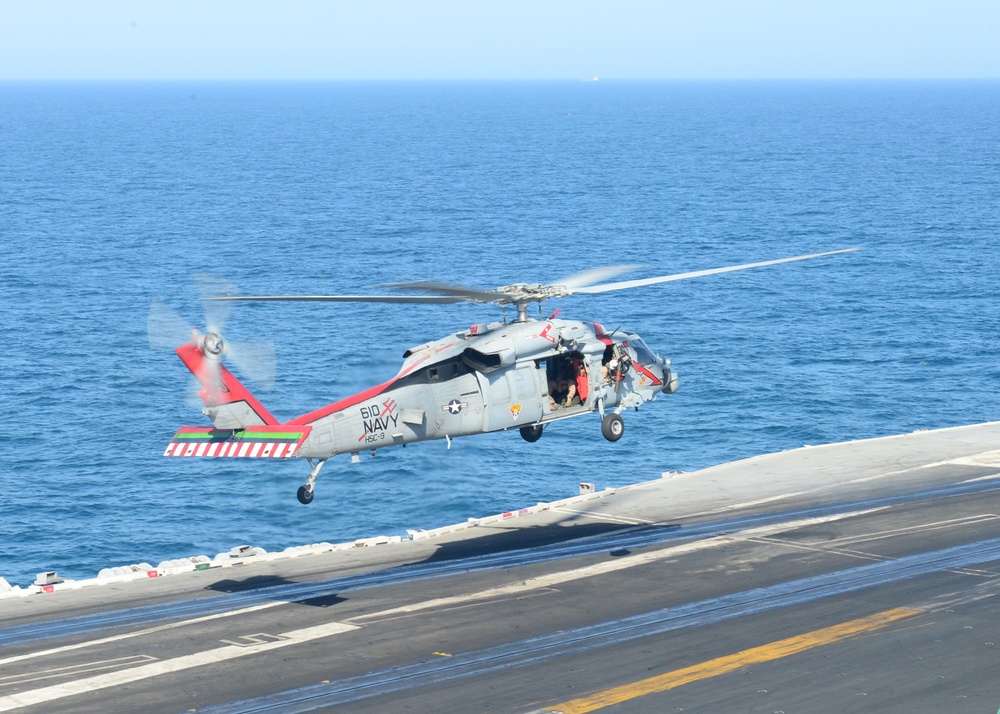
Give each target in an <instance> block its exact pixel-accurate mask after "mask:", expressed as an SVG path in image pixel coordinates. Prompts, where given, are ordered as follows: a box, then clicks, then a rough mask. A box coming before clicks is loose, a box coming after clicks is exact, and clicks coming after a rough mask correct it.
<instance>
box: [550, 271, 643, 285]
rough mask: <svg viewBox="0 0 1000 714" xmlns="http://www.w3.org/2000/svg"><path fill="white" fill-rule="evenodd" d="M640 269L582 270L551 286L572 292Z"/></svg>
mask: <svg viewBox="0 0 1000 714" xmlns="http://www.w3.org/2000/svg"><path fill="white" fill-rule="evenodd" d="M641 267H642V266H641V265H608V266H606V267H604V268H591V269H590V270H584V271H583V272H581V273H574V274H573V275H570V276H569V277H568V278H563V279H562V280H556V281H555V282H554V283H552V284H553V285H558V286H561V287H564V288H567V289H569V290H572V291H577V290H579V289H580V288H582V287H584V286H587V285H593V284H594V283H596V282H598V281H599V280H607V279H608V278H613V277H615V276H616V275H621V274H622V273H630V272H632V271H633V270H638V269H639V268H641Z"/></svg>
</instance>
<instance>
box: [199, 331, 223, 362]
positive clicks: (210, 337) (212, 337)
mask: <svg viewBox="0 0 1000 714" xmlns="http://www.w3.org/2000/svg"><path fill="white" fill-rule="evenodd" d="M201 351H202V352H204V353H205V356H206V357H210V358H211V359H221V358H222V355H223V354H225V351H226V341H225V340H224V339H222V335H220V334H219V333H218V332H209V333H208V334H206V335H205V336H204V337H202V338H201Z"/></svg>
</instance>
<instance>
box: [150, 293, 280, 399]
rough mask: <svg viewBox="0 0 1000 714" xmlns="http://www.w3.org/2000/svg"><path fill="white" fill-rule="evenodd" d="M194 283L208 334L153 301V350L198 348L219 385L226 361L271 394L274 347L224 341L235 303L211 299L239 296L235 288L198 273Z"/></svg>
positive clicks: (273, 379)
mask: <svg viewBox="0 0 1000 714" xmlns="http://www.w3.org/2000/svg"><path fill="white" fill-rule="evenodd" d="M194 281H195V285H196V287H197V290H198V293H199V295H200V297H201V302H202V306H203V312H204V322H203V324H204V332H201V331H199V329H198V328H197V327H195V326H193V325H191V324H190V323H189V322H188V321H187V320H185V319H184V318H183V317H181V315H179V314H178V313H177V312H176V311H175V310H174V309H173V308H171V307H169V306H168V305H167V304H166V303H164V302H163V301H162V300H158V299H157V300H153V302H152V304H151V305H150V307H149V314H148V317H147V323H146V336H147V339H148V341H149V346H150V348H151V349H154V350H159V351H162V350H171V351H173V350H175V349H177V348H178V347H180V346H182V345H185V344H188V343H193V344H196V345H197V346H198V347H199V349H201V351H202V353H203V354H204V355H205V357H206V358H207V359H206V360H205V365H206V369H209V370H211V373H210V374H206V375H204V376H205V377H207V378H209V379H210V380H212V381H217V380H218V377H219V365H220V363H221V361H222V359H223V358H225V359H226V360H227V361H228V362H229V363H231V364H232V365H234V366H235V367H236V369H237V370H238V371H239V372H240V373H241V374H243V375H244V376H245V377H247V378H248V379H250V380H251V381H253V382H254V383H256V384H257V385H258V386H259V387H260V388H262V389H264V390H266V391H269V390H271V389H272V388H273V387H274V381H275V376H276V374H277V356H276V353H275V349H274V344H273V343H271V342H262V341H254V342H234V341H232V340H229V339H228V338H226V337H224V336H223V335H224V332H223V328H224V325H225V323H226V321H227V319H228V318H229V315H230V313H231V311H232V303H228V302H224V301H212V300H210V299H209V298H211V297H217V296H219V295H232V294H234V293H235V286H233V285H232V283H230V282H228V281H227V280H225V279H224V278H220V277H219V276H216V275H211V274H208V273H196V274H195V276H194Z"/></svg>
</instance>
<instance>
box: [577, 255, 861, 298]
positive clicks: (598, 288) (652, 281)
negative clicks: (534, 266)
mask: <svg viewBox="0 0 1000 714" xmlns="http://www.w3.org/2000/svg"><path fill="white" fill-rule="evenodd" d="M856 250H860V248H844V249H842V250H830V251H827V252H826V253H812V254H811V255H797V256H795V257H794V258H779V259H778V260H764V261H761V262H759V263H746V264H744V265H731V266H729V267H727V268H711V269H709V270H696V271H693V272H690V273H677V274H675V275H661V276H659V277H656V278H640V279H639V280H624V281H622V282H618V283H605V284H604V285H592V286H590V287H582V288H577V289H576V291H575V292H577V293H585V294H591V293H606V292H610V291H612V290H627V289H629V288H641V287H644V286H646V285H656V284H657V283H669V282H672V281H674V280H687V279H688V278H700V277H703V276H705V275H715V274H717V273H731V272H733V271H735V270H747V269H749V268H762V267H764V266H765V265H777V264H779V263H792V262H794V261H796V260H809V259H811V258H822V257H824V256H827V255H837V254H838V253H852V252H854V251H856Z"/></svg>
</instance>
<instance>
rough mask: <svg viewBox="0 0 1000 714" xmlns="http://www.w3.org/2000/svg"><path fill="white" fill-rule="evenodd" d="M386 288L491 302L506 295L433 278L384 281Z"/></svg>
mask: <svg viewBox="0 0 1000 714" xmlns="http://www.w3.org/2000/svg"><path fill="white" fill-rule="evenodd" d="M382 287H386V288H409V289H411V290H424V291H425V292H429V293H441V294H442V295H451V296H452V297H456V298H462V299H463V300H468V301H470V302H493V301H494V300H500V299H502V298H504V297H506V296H507V295H506V293H502V292H499V291H497V290H480V289H479V288H467V287H465V286H464V285H451V284H449V283H438V282H435V281H433V280H411V281H407V282H403V283H385V284H384V285H383V286H382Z"/></svg>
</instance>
